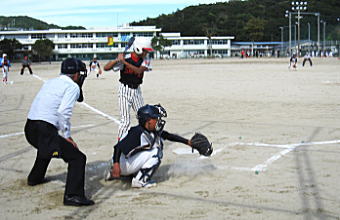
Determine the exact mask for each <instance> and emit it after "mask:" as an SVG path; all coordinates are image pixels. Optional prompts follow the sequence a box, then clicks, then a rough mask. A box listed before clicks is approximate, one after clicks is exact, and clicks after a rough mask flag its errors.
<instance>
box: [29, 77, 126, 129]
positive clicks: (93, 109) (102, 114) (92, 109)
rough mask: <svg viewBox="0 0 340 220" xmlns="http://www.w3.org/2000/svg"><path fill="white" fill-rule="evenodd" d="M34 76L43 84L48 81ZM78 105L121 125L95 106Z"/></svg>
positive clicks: (83, 103) (84, 103)
mask: <svg viewBox="0 0 340 220" xmlns="http://www.w3.org/2000/svg"><path fill="white" fill-rule="evenodd" d="M33 76H34V77H35V78H37V79H39V80H41V81H43V82H46V80H44V79H42V78H41V77H40V76H38V75H35V74H33ZM77 104H80V105H83V106H85V107H86V108H88V109H90V110H91V111H94V112H95V113H97V114H99V115H101V116H103V117H104V118H107V119H109V120H111V121H113V122H115V123H116V124H118V125H119V124H120V121H119V120H118V119H116V118H114V117H112V116H110V115H108V114H106V113H104V112H102V111H100V110H98V109H96V108H94V107H93V106H91V105H89V104H87V103H86V102H81V103H79V102H78V103H77Z"/></svg>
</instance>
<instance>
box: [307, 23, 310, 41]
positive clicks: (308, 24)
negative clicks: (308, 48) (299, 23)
mask: <svg viewBox="0 0 340 220" xmlns="http://www.w3.org/2000/svg"><path fill="white" fill-rule="evenodd" d="M307 26H308V43H310V23H309V22H308V23H307Z"/></svg>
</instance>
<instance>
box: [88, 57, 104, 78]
mask: <svg viewBox="0 0 340 220" xmlns="http://www.w3.org/2000/svg"><path fill="white" fill-rule="evenodd" d="M91 72H94V73H95V74H96V76H97V78H98V77H99V75H100V74H102V69H101V68H100V65H99V62H98V61H97V58H93V60H92V61H91V62H90V73H91Z"/></svg>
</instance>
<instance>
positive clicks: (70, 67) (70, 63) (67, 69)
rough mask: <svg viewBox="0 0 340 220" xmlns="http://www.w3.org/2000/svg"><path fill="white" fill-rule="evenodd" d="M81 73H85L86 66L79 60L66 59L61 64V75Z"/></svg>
mask: <svg viewBox="0 0 340 220" xmlns="http://www.w3.org/2000/svg"><path fill="white" fill-rule="evenodd" d="M83 71H86V65H85V63H83V62H82V61H81V60H79V59H76V58H67V59H66V60H64V61H63V62H62V63H61V73H62V74H75V73H77V72H78V73H79V72H83Z"/></svg>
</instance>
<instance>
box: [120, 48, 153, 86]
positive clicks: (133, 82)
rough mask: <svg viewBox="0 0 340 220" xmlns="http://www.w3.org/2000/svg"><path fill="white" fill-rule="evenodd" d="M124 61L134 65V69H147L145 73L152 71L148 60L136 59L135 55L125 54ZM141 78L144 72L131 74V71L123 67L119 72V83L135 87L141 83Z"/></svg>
mask: <svg viewBox="0 0 340 220" xmlns="http://www.w3.org/2000/svg"><path fill="white" fill-rule="evenodd" d="M125 61H126V62H128V63H130V64H132V65H134V66H135V67H140V66H144V67H146V68H147V70H146V71H150V70H151V69H152V67H151V62H150V60H149V59H146V58H145V59H142V58H140V57H138V56H137V55H136V54H135V53H131V54H127V55H126V56H125ZM143 77H144V72H143V73H142V74H136V73H134V72H133V70H131V69H129V68H128V67H127V66H125V65H124V67H123V69H122V70H120V79H119V81H120V82H121V83H123V84H127V85H130V86H134V87H137V86H138V85H140V84H142V83H143Z"/></svg>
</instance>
